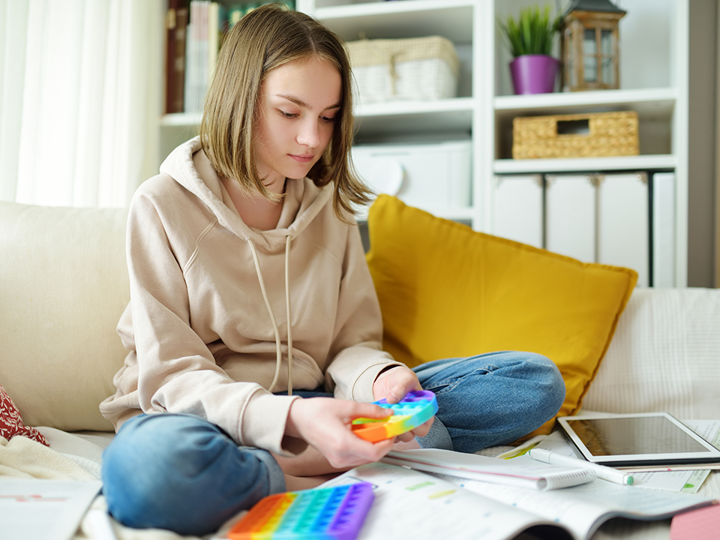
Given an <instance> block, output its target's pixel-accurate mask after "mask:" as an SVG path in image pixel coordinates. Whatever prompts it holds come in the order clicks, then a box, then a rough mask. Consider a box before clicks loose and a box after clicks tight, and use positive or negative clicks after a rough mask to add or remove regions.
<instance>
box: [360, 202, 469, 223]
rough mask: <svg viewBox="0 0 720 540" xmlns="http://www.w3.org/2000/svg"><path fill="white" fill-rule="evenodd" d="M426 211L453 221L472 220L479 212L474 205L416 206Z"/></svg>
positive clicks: (364, 219) (363, 219) (365, 220)
mask: <svg viewBox="0 0 720 540" xmlns="http://www.w3.org/2000/svg"><path fill="white" fill-rule="evenodd" d="M416 208H418V209H420V210H423V211H424V212H428V213H429V214H432V215H433V216H435V217H439V218H442V219H449V220H451V221H470V222H472V221H473V220H474V219H476V218H477V213H476V212H475V209H474V208H472V207H469V208H424V207H419V206H418V207H416ZM358 222H361V223H366V222H367V218H359V219H358Z"/></svg>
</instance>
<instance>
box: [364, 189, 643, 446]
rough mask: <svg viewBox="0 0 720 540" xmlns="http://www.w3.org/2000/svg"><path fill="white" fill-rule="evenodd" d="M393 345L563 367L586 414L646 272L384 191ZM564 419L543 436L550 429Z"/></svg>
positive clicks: (380, 242) (388, 329)
mask: <svg viewBox="0 0 720 540" xmlns="http://www.w3.org/2000/svg"><path fill="white" fill-rule="evenodd" d="M368 225H369V231H370V252H369V253H368V257H367V259H368V264H369V266H370V272H371V273H372V276H373V280H374V282H375V287H376V289H377V293H378V297H379V299H380V306H381V308H382V315H383V322H384V325H385V334H384V346H385V348H386V350H387V351H388V352H390V353H391V354H392V355H393V356H394V357H395V358H397V359H398V360H400V361H402V362H404V363H406V364H407V365H409V366H411V367H412V366H416V365H418V364H420V363H423V362H428V361H431V360H436V359H440V358H455V357H465V356H473V355H476V354H480V353H487V352H491V351H501V350H516V351H530V352H535V353H540V354H543V355H545V356H547V357H548V358H550V359H551V360H552V361H554V362H555V364H556V365H557V366H558V368H559V369H560V371H561V373H562V375H563V379H564V380H565V385H566V397H565V402H564V403H563V406H562V408H561V409H560V412H559V416H566V415H572V414H574V413H576V412H577V411H578V410H579V409H580V406H581V404H582V399H583V396H584V395H585V393H586V392H587V390H588V387H589V386H590V382H591V381H592V380H593V377H594V376H595V373H596V372H597V369H598V366H599V365H600V361H601V360H602V358H603V356H604V354H605V351H606V350H607V348H608V345H609V343H610V340H611V338H612V336H613V333H614V331H615V327H616V325H617V322H618V318H619V317H620V314H621V313H622V311H623V309H624V308H625V305H626V304H627V302H628V300H629V298H630V295H631V294H632V291H633V288H634V287H635V283H636V282H637V273H636V272H635V271H634V270H631V269H628V268H619V267H613V266H605V265H600V264H588V263H582V262H580V261H577V260H575V259H571V258H569V257H564V256H562V255H558V254H555V253H550V252H549V251H545V250H542V249H537V248H534V247H532V246H528V245H525V244H520V243H518V242H513V241H511V240H506V239H503V238H498V237H495V236H490V235H487V234H482V233H478V232H475V231H473V230H472V229H470V228H469V227H467V226H465V225H461V224H458V223H455V222H452V221H448V220H444V219H440V218H437V217H434V216H432V215H431V214H428V213H426V212H423V211H422V210H418V209H416V208H412V207H409V206H406V205H405V204H403V203H402V202H401V201H399V200H398V199H396V198H394V197H390V196H387V195H381V196H380V197H378V199H377V200H376V202H375V203H374V204H373V206H372V207H371V209H370V213H369V217H368ZM553 422H554V421H551V422H548V423H547V424H546V425H545V426H543V428H542V429H541V430H539V431H537V432H536V433H547V432H549V430H550V429H551V428H552V425H553Z"/></svg>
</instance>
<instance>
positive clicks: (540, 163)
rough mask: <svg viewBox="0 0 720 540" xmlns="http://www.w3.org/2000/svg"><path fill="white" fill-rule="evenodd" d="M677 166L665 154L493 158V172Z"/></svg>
mask: <svg viewBox="0 0 720 540" xmlns="http://www.w3.org/2000/svg"><path fill="white" fill-rule="evenodd" d="M676 166H677V157H676V156H674V155H672V154H666V155H645V156H618V157H592V158H569V159H496V160H495V163H494V167H493V171H494V172H495V173H496V174H530V173H550V172H600V171H623V170H628V171H629V170H639V171H643V170H666V169H674V168H675V167H676Z"/></svg>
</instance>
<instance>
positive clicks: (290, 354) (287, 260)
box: [285, 235, 293, 396]
mask: <svg viewBox="0 0 720 540" xmlns="http://www.w3.org/2000/svg"><path fill="white" fill-rule="evenodd" d="M285 311H286V313H287V346H288V367H287V375H288V383H287V387H288V396H292V359H293V346H292V324H290V321H292V317H291V316H290V235H287V236H286V237H285Z"/></svg>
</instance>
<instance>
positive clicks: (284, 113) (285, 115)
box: [278, 109, 297, 118]
mask: <svg viewBox="0 0 720 540" xmlns="http://www.w3.org/2000/svg"><path fill="white" fill-rule="evenodd" d="M278 111H279V112H280V115H281V116H282V117H283V118H295V117H296V116H297V114H295V113H289V112H285V111H283V110H282V109H278Z"/></svg>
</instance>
